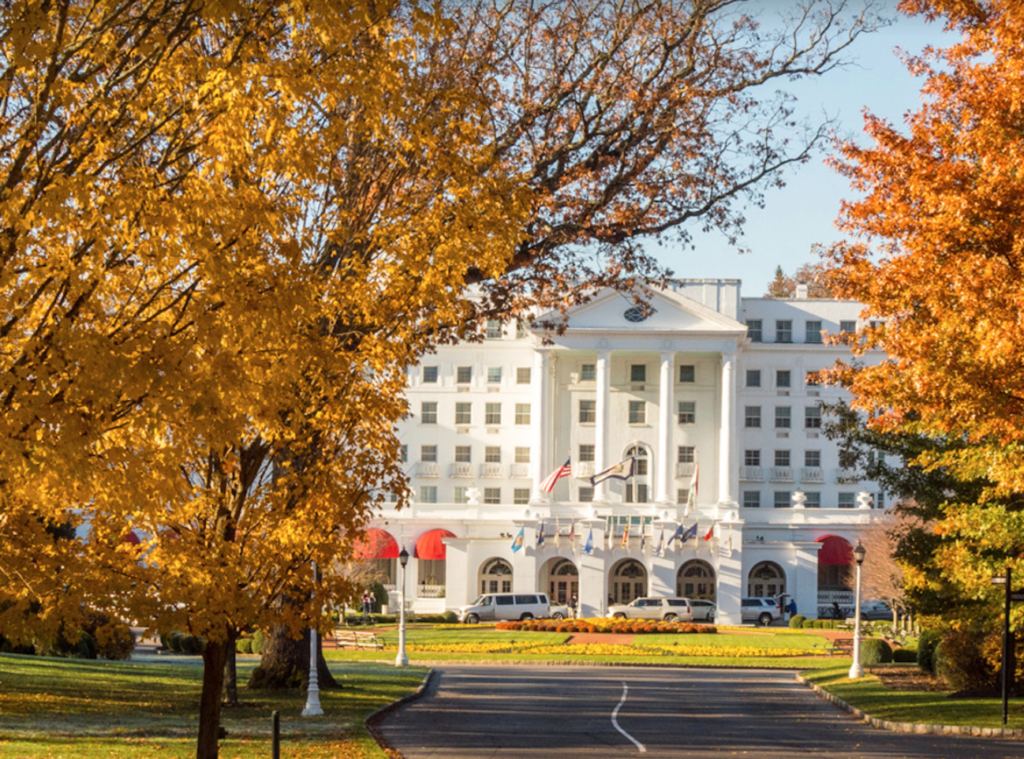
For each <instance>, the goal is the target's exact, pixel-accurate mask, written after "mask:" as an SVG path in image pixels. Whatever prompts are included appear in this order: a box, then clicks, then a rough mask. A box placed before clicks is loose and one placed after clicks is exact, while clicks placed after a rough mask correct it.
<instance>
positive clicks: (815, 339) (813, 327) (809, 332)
mask: <svg viewBox="0 0 1024 759" xmlns="http://www.w3.org/2000/svg"><path fill="white" fill-rule="evenodd" d="M804 342H805V343H820V342H821V321H819V320H817V319H814V320H811V321H808V322H806V323H805V324H804Z"/></svg>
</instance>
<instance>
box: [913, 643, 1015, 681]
mask: <svg viewBox="0 0 1024 759" xmlns="http://www.w3.org/2000/svg"><path fill="white" fill-rule="evenodd" d="M984 643H985V634H984V633H981V632H976V631H973V630H950V631H948V632H946V633H945V634H944V635H943V636H942V643H941V645H940V646H939V647H938V648H937V649H936V652H935V655H934V658H935V674H936V675H938V676H939V677H941V678H942V679H943V680H945V681H946V683H947V685H949V687H950V688H952V689H953V690H954V691H961V690H974V689H978V688H987V687H991V686H993V685H994V684H995V675H996V673H995V670H994V669H993V667H992V665H991V664H990V663H989V662H988V661H986V659H985V656H984V653H983V650H982V649H983V646H984ZM918 645H919V646H920V644H918Z"/></svg>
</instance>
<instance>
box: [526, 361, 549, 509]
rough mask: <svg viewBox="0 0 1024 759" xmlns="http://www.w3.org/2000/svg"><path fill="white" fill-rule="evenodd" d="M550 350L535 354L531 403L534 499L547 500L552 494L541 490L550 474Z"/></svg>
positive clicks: (536, 500)
mask: <svg viewBox="0 0 1024 759" xmlns="http://www.w3.org/2000/svg"><path fill="white" fill-rule="evenodd" d="M549 366H550V361H549V351H548V350H545V349H537V350H535V351H534V354H533V401H532V403H531V404H530V425H531V427H532V428H533V455H532V458H533V499H532V500H534V501H535V502H547V501H548V500H549V498H550V496H549V495H548V494H547V493H542V492H541V490H540V486H541V484H542V483H543V482H544V478H545V477H547V476H548V474H550V468H551V452H550V450H549V448H550V446H549V444H548V425H549V424H550V418H551V414H550V413H549V412H550V409H551V377H550V375H549V374H548V368H549Z"/></svg>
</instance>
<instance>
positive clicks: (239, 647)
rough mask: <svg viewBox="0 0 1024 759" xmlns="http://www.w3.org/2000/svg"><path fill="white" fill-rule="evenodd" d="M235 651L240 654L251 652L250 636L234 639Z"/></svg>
mask: <svg viewBox="0 0 1024 759" xmlns="http://www.w3.org/2000/svg"><path fill="white" fill-rule="evenodd" d="M235 651H237V652H238V653H240V654H251V653H252V638H239V639H238V640H236V641H235Z"/></svg>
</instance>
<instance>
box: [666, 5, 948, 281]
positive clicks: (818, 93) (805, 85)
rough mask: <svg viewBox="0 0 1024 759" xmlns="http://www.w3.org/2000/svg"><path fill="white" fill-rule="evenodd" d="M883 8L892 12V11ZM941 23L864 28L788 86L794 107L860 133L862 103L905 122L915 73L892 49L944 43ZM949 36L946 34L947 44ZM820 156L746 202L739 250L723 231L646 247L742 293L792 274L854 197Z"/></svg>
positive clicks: (685, 271)
mask: <svg viewBox="0 0 1024 759" xmlns="http://www.w3.org/2000/svg"><path fill="white" fill-rule="evenodd" d="M889 15H891V16H895V15H896V14H895V12H892V13H890V14H889ZM942 37H943V33H942V25H941V23H927V22H925V21H924V20H923V19H920V18H906V17H903V16H900V17H898V18H897V19H896V21H895V23H894V24H892V25H891V26H889V27H886V28H884V29H882V30H880V31H878V32H875V33H873V34H869V35H863V36H862V37H861V38H860V39H859V40H858V41H857V42H856V43H855V45H854V46H853V48H852V49H851V52H850V55H849V58H850V59H852V61H853V63H852V64H851V65H850V66H849V67H847V68H845V69H841V70H836V71H832V72H830V73H829V74H827V75H825V76H824V77H819V78H816V79H813V80H803V81H800V82H797V83H794V84H792V85H790V86H788V87H787V88H786V89H787V90H788V91H789V92H791V93H793V94H794V95H796V96H797V98H798V103H797V107H798V113H799V114H802V115H805V116H807V117H816V118H818V120H820V114H822V112H824V113H827V114H828V115H830V116H837V117H838V119H839V124H838V132H839V134H840V135H844V136H847V137H852V138H857V139H863V140H866V137H864V134H863V128H862V127H863V118H862V113H863V109H864V108H865V107H866V108H868V110H870V111H871V112H872V113H874V114H876V115H878V116H882V117H884V118H886V119H888V120H889V121H891V122H893V123H894V124H898V125H903V123H904V115H905V114H906V113H908V112H909V111H913V110H916V109H917V108H918V106H919V104H920V102H921V101H920V85H921V80H920V79H916V78H914V77H912V76H911V75H910V74H909V73H908V72H907V70H906V68H905V67H904V65H903V63H902V62H901V61H900V59H899V57H898V55H897V53H896V48H897V47H898V48H901V49H903V50H904V51H906V52H907V53H911V54H914V53H918V52H920V51H921V49H923V48H924V47H925V46H926V45H928V44H939V43H940V42H942ZM948 42H949V38H948V37H947V38H946V43H947V44H948ZM824 159H825V155H824V154H821V155H818V156H816V157H814V158H812V159H811V161H809V162H808V163H806V164H804V165H803V166H798V167H796V168H795V169H792V170H790V172H789V173H788V174H787V175H786V176H785V181H786V187H784V188H782V189H781V190H778V189H773V190H769V191H768V192H767V193H766V195H765V207H764V208H763V209H759V208H747V209H746V211H745V216H746V218H747V224H746V233H745V235H744V238H742V239H741V240H740V243H739V245H740V246H742V247H744V248H747V249H748V250H749V251H750V252H749V253H745V254H742V255H741V254H739V253H737V252H736V250H735V249H734V248H731V247H730V246H729V245H728V243H727V241H726V240H725V239H724V238H723V237H722V236H721V235H715V234H708V235H705V234H701V233H700V232H699V230H697V231H695V232H694V243H695V245H696V249H695V250H692V251H691V250H689V249H687V250H682V249H681V248H680V247H679V246H678V245H677V244H673V243H671V242H668V241H666V242H665V243H664V245H663V246H660V247H655V245H654V244H653V243H652V244H651V246H650V248H649V249H650V250H651V251H652V252H654V253H655V254H656V255H657V256H658V259H659V260H660V261H661V262H662V263H663V264H664V265H666V266H668V267H669V268H671V269H672V270H673V271H674V272H675V274H676V276H677V277H682V278H701V277H707V278H727V279H741V280H743V290H742V292H743V295H744V296H746V297H757V296H760V295H763V294H764V292H765V289H766V288H767V286H768V282H769V281H770V280H771V279H772V278H773V277H774V275H775V267H776V266H779V265H781V266H782V268H783V269H784V270H785V271H786V273H788V274H792V273H793V272H794V271H795V270H796V268H797V267H799V266H800V265H801V264H803V263H807V262H810V261H814V260H816V258H815V257H814V256H813V255H812V253H811V246H812V245H813V244H814V243H826V244H827V243H830V242H834V241H835V240H838V239H840V237H841V235H840V233H839V232H838V231H837V230H836V229H835V227H834V226H833V224H834V221H835V219H836V216H837V215H838V211H839V203H840V200H842V199H843V198H852V197H853V193H852V191H851V189H850V187H849V184H848V183H847V182H846V180H844V179H843V178H842V177H840V176H839V175H837V174H836V173H835V172H833V171H832V170H831V169H830V168H828V167H827V166H825V164H824Z"/></svg>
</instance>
